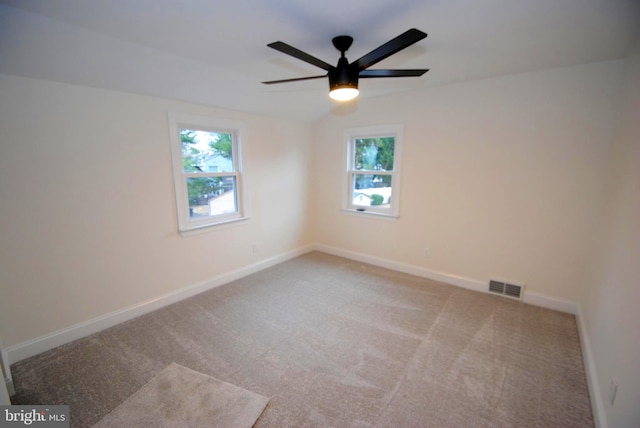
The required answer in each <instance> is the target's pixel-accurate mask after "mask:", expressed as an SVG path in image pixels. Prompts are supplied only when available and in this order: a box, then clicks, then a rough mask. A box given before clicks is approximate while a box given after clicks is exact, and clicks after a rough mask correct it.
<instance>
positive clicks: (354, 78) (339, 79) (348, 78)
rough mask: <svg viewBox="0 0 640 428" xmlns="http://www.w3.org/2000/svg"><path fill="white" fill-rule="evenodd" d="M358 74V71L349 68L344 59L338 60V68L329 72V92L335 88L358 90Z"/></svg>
mask: <svg viewBox="0 0 640 428" xmlns="http://www.w3.org/2000/svg"><path fill="white" fill-rule="evenodd" d="M358 74H359V71H358V69H357V68H355V67H349V62H348V61H347V59H346V58H344V57H342V58H340V60H339V61H338V66H337V67H335V68H333V69H331V70H329V90H333V89H336V88H354V89H358Z"/></svg>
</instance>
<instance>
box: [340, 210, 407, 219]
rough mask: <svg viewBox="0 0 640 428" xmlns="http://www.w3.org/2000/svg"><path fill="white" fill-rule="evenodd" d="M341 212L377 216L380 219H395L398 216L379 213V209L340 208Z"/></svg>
mask: <svg viewBox="0 0 640 428" xmlns="http://www.w3.org/2000/svg"><path fill="white" fill-rule="evenodd" d="M342 212H344V213H346V214H348V215H354V216H368V217H371V218H379V219H381V220H388V221H395V220H398V218H399V217H400V216H398V215H397V214H387V213H381V212H379V211H367V210H366V209H353V208H342Z"/></svg>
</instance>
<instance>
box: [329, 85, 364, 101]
mask: <svg viewBox="0 0 640 428" xmlns="http://www.w3.org/2000/svg"><path fill="white" fill-rule="evenodd" d="M359 93H360V91H359V90H358V88H354V87H352V86H342V87H337V88H333V89H331V91H330V92H329V96H330V97H331V98H332V99H334V100H336V101H350V100H352V99H354V98H355V97H357V96H358V94H359Z"/></svg>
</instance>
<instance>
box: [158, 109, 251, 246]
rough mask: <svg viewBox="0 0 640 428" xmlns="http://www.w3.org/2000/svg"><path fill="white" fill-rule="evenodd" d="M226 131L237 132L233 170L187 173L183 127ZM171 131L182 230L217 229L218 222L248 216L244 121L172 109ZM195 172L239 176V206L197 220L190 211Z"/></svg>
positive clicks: (177, 204)
mask: <svg viewBox="0 0 640 428" xmlns="http://www.w3.org/2000/svg"><path fill="white" fill-rule="evenodd" d="M185 128H186V129H194V130H199V131H207V132H217V133H226V134H231V135H232V136H233V138H232V140H233V144H232V152H233V170H234V171H233V172H221V173H218V172H207V171H204V172H202V173H186V172H184V167H183V163H182V141H181V139H180V129H185ZM169 132H170V138H169V140H170V143H171V160H172V166H173V182H174V186H175V196H176V210H177V214H178V232H179V233H180V234H181V235H183V236H188V235H190V234H194V233H202V232H207V231H211V230H214V228H215V226H220V225H224V224H229V223H233V222H237V221H241V220H245V219H247V218H248V217H247V213H246V200H245V193H246V192H245V188H244V177H243V173H242V153H241V140H242V135H243V134H244V124H243V123H242V122H239V121H235V120H230V119H221V118H212V117H207V116H195V115H190V114H183V113H174V112H169ZM194 176H202V177H209V176H211V177H214V176H234V177H235V180H236V189H235V192H236V194H235V196H236V204H237V208H238V210H237V211H236V212H233V213H227V214H220V215H216V216H212V217H207V218H204V219H201V220H196V221H193V220H192V219H191V217H190V215H189V197H188V191H187V178H189V177H194Z"/></svg>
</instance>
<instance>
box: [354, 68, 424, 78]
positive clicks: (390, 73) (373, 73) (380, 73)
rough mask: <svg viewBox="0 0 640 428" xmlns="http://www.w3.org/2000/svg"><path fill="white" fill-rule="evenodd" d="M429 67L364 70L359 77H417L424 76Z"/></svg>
mask: <svg viewBox="0 0 640 428" xmlns="http://www.w3.org/2000/svg"><path fill="white" fill-rule="evenodd" d="M427 71H429V69H422V70H417V69H415V70H362V71H361V72H360V74H359V75H358V77H360V78H366V77H417V76H422V75H423V74H424V73H426V72H427Z"/></svg>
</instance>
